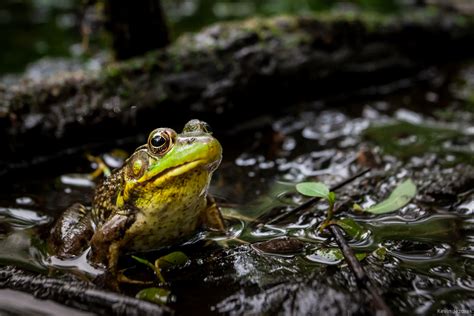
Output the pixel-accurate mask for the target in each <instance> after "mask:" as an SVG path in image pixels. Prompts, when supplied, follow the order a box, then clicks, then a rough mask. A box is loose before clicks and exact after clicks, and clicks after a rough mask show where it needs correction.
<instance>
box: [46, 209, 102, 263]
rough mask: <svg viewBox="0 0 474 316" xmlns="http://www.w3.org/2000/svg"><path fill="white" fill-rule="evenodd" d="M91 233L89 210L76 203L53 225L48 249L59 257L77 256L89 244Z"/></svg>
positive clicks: (92, 231)
mask: <svg viewBox="0 0 474 316" xmlns="http://www.w3.org/2000/svg"><path fill="white" fill-rule="evenodd" d="M93 233H94V230H93V228H92V222H91V212H90V211H89V210H88V209H87V208H86V207H85V206H84V205H82V204H79V203H76V204H74V205H72V206H71V207H69V208H68V209H67V210H66V211H65V212H64V213H63V214H62V215H61V217H59V219H58V220H57V221H56V224H55V225H54V226H53V228H52V230H51V235H50V237H49V240H48V246H49V251H50V252H51V253H52V254H53V255H55V256H57V257H59V258H70V257H75V256H78V255H79V254H81V252H83V251H84V250H85V249H86V248H87V246H88V245H89V241H90V239H91V236H92V234H93Z"/></svg>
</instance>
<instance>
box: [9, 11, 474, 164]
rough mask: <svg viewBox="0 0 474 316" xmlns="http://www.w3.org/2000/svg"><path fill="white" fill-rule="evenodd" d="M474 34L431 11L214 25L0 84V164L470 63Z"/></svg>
mask: <svg viewBox="0 0 474 316" xmlns="http://www.w3.org/2000/svg"><path fill="white" fill-rule="evenodd" d="M473 26H474V18H473V17H461V16H458V15H449V14H433V13H432V12H431V13H430V12H427V11H420V12H412V13H410V14H408V15H406V16H404V17H403V18H401V17H398V18H396V17H387V16H378V15H360V16H359V15H315V16H305V17H291V16H288V17H276V18H268V19H264V18H256V19H251V20H247V21H242V22H232V23H222V24H216V25H214V26H211V27H208V28H206V29H204V30H203V31H201V32H199V33H197V34H191V35H185V36H182V37H181V38H180V39H178V40H177V41H176V42H175V43H173V44H172V45H170V46H169V47H167V48H166V49H162V50H159V51H155V52H152V53H148V54H147V55H145V56H143V57H138V58H134V59H131V60H128V61H126V62H122V63H116V64H111V65H109V66H107V67H105V68H104V69H102V70H100V71H97V72H85V71H84V72H83V71H79V72H70V73H61V74H59V75H55V76H52V77H49V78H44V80H43V81H41V82H25V81H23V82H21V81H20V83H18V84H15V85H10V86H0V128H1V130H0V133H1V134H0V141H1V142H2V144H6V145H4V146H3V149H2V153H3V155H2V157H1V159H2V160H4V161H14V160H15V159H19V158H22V159H28V157H34V156H35V155H40V154H42V153H43V154H44V153H48V152H55V151H57V150H59V149H64V148H70V147H75V146H81V145H84V144H90V143H94V142H99V141H108V140H112V139H117V138H118V137H124V136H127V135H133V134H134V133H136V132H138V131H149V130H151V129H152V128H156V127H157V126H169V125H172V124H174V122H179V125H181V124H182V123H183V122H184V121H185V120H187V119H189V118H191V117H195V116H199V117H200V118H204V119H208V120H211V123H212V124H214V125H215V124H216V123H219V124H222V126H225V124H228V123H229V121H230V120H229V119H231V120H234V121H235V119H236V115H240V116H247V117H249V116H254V115H256V114H257V113H259V112H260V113H262V112H264V111H265V110H268V109H269V108H271V109H276V108H278V107H281V108H284V107H288V106H289V105H291V104H293V103H295V102H298V101H301V100H315V99H317V98H320V97H324V96H328V95H339V96H341V95H347V94H348V93H350V92H353V91H359V90H361V89H367V88H373V87H374V86H375V87H376V86H380V85H384V84H389V83H391V82H394V80H400V79H404V78H413V77H414V76H416V75H417V74H418V73H419V72H420V70H422V69H426V67H428V66H430V65H436V64H440V63H444V62H449V61H453V60H457V59H459V58H466V57H469V56H472V53H473V52H474V27H473ZM374 91H376V92H377V89H375V90H374ZM196 113H198V114H196ZM217 117H218V118H219V120H217V119H216V118H217Z"/></svg>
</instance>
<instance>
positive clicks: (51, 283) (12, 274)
mask: <svg viewBox="0 0 474 316" xmlns="http://www.w3.org/2000/svg"><path fill="white" fill-rule="evenodd" d="M0 288H1V289H3V288H7V289H13V290H17V291H22V292H26V293H30V294H33V295H34V296H35V297H37V298H40V299H45V300H53V301H55V302H58V303H61V304H64V305H67V306H70V307H73V308H76V309H79V310H83V311H93V312H94V313H97V314H99V315H140V316H145V315H171V314H173V311H172V310H171V309H169V308H168V307H166V306H160V305H156V304H153V303H149V302H146V301H142V300H138V299H135V298H132V297H128V296H125V295H122V294H119V293H114V292H107V291H104V290H102V289H99V288H96V287H94V286H93V285H91V284H89V283H86V282H82V281H77V280H70V279H69V280H61V279H52V278H48V277H45V276H42V275H36V274H32V273H28V272H25V271H22V270H20V269H18V268H13V267H8V266H7V267H2V268H1V269H0Z"/></svg>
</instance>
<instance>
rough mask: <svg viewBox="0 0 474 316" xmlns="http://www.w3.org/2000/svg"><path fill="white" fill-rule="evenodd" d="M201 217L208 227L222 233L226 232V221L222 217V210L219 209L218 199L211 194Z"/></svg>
mask: <svg viewBox="0 0 474 316" xmlns="http://www.w3.org/2000/svg"><path fill="white" fill-rule="evenodd" d="M201 217H202V222H203V223H204V225H205V226H206V227H207V228H209V229H212V230H216V231H220V232H222V233H225V232H226V227H225V222H224V219H223V218H222V214H221V211H220V210H219V207H218V206H217V204H216V201H215V200H214V199H213V198H212V197H210V196H208V197H207V207H206V209H205V210H204V211H203V212H202V214H201Z"/></svg>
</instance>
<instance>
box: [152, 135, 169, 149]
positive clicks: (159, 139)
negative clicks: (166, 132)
mask: <svg viewBox="0 0 474 316" xmlns="http://www.w3.org/2000/svg"><path fill="white" fill-rule="evenodd" d="M165 144H166V139H165V138H164V137H163V136H161V135H160V134H158V135H155V136H153V138H152V139H151V145H152V146H153V147H155V148H160V147H162V146H163V145H165Z"/></svg>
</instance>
